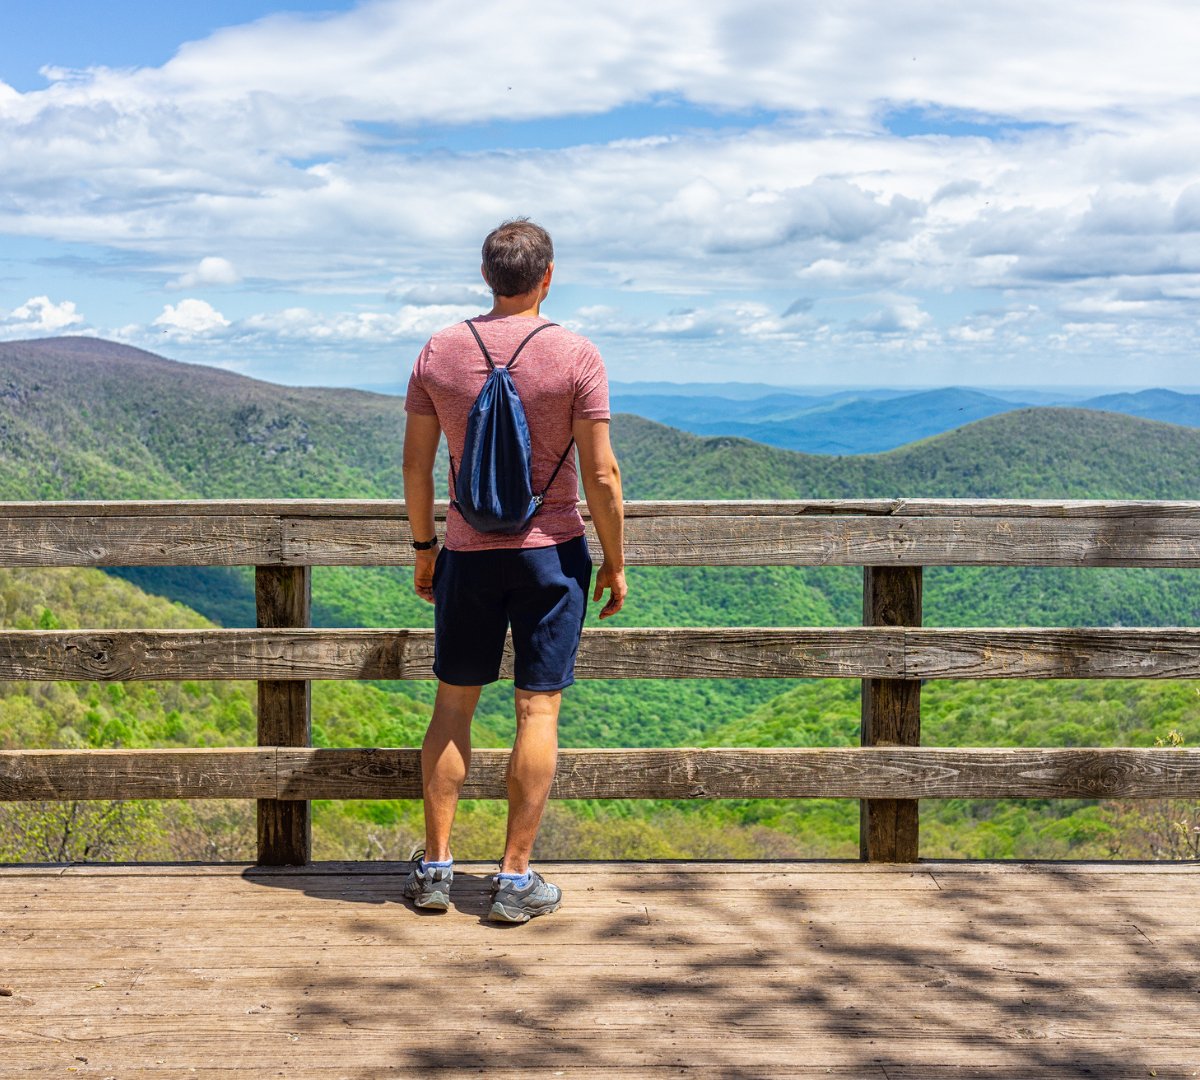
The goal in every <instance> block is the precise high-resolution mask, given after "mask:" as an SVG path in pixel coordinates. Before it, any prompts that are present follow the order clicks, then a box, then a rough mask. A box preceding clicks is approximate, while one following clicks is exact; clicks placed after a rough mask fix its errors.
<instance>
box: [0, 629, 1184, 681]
mask: <svg viewBox="0 0 1200 1080" xmlns="http://www.w3.org/2000/svg"><path fill="white" fill-rule="evenodd" d="M432 665H433V631H432V630H407V629H395V630H388V629H361V630H360V629H351V630H317V629H287V630H254V629H247V630H12V631H3V632H0V679H30V680H38V681H42V682H45V681H58V680H65V681H72V682H92V681H96V680H102V681H130V682H134V681H145V680H154V679H159V680H164V679H273V680H288V679H293V680H294V679H432V678H433V670H432ZM501 672H502V674H503V676H504V677H505V678H511V677H512V654H511V651H510V650H509V649H508V648H506V649H505V654H504V661H503V664H502V667H501ZM576 674H577V675H578V676H579V677H580V678H584V679H712V678H738V679H779V678H786V679H816V678H820V679H909V680H919V679H1193V678H1200V629H1190V628H1183V629H1181V628H1172V629H1116V630H1113V629H1074V628H1068V629H1054V630H1018V629H959V628H954V627H937V628H927V629H900V628H892V627H883V626H880V627H874V626H862V627H795V628H787V627H781V628H770V629H761V628H733V629H712V628H698V629H696V628H690V627H687V628H676V627H660V628H655V629H645V628H638V629H627V630H626V629H621V630H606V629H599V628H596V629H591V628H589V629H587V630H585V631H584V632H583V640H582V642H581V643H580V648H579V660H578V663H577V665H576Z"/></svg>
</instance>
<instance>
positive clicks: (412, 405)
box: [404, 344, 437, 416]
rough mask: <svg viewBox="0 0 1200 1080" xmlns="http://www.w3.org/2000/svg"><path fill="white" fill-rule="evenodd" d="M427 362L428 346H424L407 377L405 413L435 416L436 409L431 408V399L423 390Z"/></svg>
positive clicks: (427, 392)
mask: <svg viewBox="0 0 1200 1080" xmlns="http://www.w3.org/2000/svg"><path fill="white" fill-rule="evenodd" d="M428 360H429V345H428V344H426V345H425V347H424V348H423V349H422V350H421V352H420V355H418V356H417V362H416V363H415V364H413V369H412V374H411V375H410V376H409V377H408V392H407V393H406V394H405V395H404V411H405V412H410V413H418V414H419V415H421V416H437V409H435V408H434V407H433V398H431V397H430V396H429V391H427V390H426V389H425V386H424V384H423V382H422V377H423V375H424V373H425V364H426V363H427V362H428Z"/></svg>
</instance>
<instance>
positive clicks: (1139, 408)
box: [1079, 390, 1200, 427]
mask: <svg viewBox="0 0 1200 1080" xmlns="http://www.w3.org/2000/svg"><path fill="white" fill-rule="evenodd" d="M1079 407H1080V408H1083V409H1102V410H1104V411H1105V412H1115V413H1124V414H1125V415H1126V416H1140V417H1143V418H1144V419H1146V420H1162V421H1164V422H1165V423H1168V424H1182V425H1183V426H1184V427H1200V394H1179V393H1176V392H1175V391H1174V390H1141V391H1139V392H1138V393H1136V394H1105V395H1104V396H1103V397H1095V398H1089V399H1088V400H1087V401H1083V402H1080V404H1079Z"/></svg>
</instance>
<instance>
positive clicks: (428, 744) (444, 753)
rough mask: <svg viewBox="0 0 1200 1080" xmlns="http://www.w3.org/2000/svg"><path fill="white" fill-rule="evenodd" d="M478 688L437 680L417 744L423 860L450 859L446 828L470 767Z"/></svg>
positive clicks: (450, 820) (448, 827)
mask: <svg viewBox="0 0 1200 1080" xmlns="http://www.w3.org/2000/svg"><path fill="white" fill-rule="evenodd" d="M482 689H483V688H482V687H480V686H451V685H450V684H449V683H444V682H439V683H438V689H437V698H436V699H435V701H434V704H433V716H432V718H431V719H430V721H429V730H428V731H426V732H425V741H424V742H423V743H422V744H421V786H422V788H423V790H424V793H425V859H426V861H427V862H445V861H446V860H447V859H449V858H450V827H451V826H452V825H453V824H454V811H455V810H456V809H457V808H458V793H459V792H460V791H461V790H462V786H463V781H464V780H466V778H467V769H469V768H470V766H471V718H472V717H473V716H474V715H475V706H476V705H477V704H478V703H479V693H480V691H481V690H482Z"/></svg>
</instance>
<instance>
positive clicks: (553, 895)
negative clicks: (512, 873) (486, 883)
mask: <svg viewBox="0 0 1200 1080" xmlns="http://www.w3.org/2000/svg"><path fill="white" fill-rule="evenodd" d="M561 903H562V889H560V888H559V887H558V886H557V885H551V884H550V882H548V881H546V880H544V879H543V878H542V875H541V874H539V873H538V872H537V871H536V870H530V871H529V884H528V885H526V886H525V888H523V889H518V888H517V886H516V883H515V882H514V881H513V880H512V879H511V878H502V877H494V878H492V910H491V911H490V912H488V918H489V919H491V920H492V922H500V923H527V922H529V920H530V919H532V918H533V917H534V916H535V915H549V914H550V912H552V911H557V910H558V905H559V904H561Z"/></svg>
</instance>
